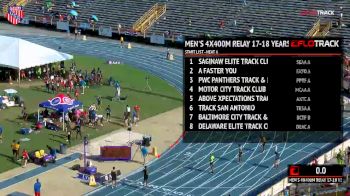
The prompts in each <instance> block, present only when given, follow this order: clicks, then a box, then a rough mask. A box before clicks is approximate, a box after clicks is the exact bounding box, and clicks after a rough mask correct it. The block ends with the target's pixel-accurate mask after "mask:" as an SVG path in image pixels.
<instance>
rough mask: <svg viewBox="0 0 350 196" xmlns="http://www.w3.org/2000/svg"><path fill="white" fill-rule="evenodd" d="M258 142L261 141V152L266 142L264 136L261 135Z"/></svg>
mask: <svg viewBox="0 0 350 196" xmlns="http://www.w3.org/2000/svg"><path fill="white" fill-rule="evenodd" d="M260 142H261V146H262V152H264V151H265V144H266V137H265V136H261V138H260Z"/></svg>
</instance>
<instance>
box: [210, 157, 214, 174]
mask: <svg viewBox="0 0 350 196" xmlns="http://www.w3.org/2000/svg"><path fill="white" fill-rule="evenodd" d="M214 161H215V156H214V154H213V153H211V154H210V158H209V165H210V169H211V173H212V174H213V173H214Z"/></svg>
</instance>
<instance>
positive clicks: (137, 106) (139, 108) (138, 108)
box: [134, 105, 141, 121]
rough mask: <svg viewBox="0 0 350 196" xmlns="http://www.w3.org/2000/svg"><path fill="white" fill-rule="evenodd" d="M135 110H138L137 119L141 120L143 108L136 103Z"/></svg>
mask: <svg viewBox="0 0 350 196" xmlns="http://www.w3.org/2000/svg"><path fill="white" fill-rule="evenodd" d="M134 110H135V111H136V117H137V120H138V121H140V110H141V107H140V106H139V105H135V106H134Z"/></svg>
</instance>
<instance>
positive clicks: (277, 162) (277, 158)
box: [274, 151, 280, 168]
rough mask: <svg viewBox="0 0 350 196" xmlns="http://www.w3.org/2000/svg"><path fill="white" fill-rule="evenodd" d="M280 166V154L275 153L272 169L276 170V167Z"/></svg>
mask: <svg viewBox="0 0 350 196" xmlns="http://www.w3.org/2000/svg"><path fill="white" fill-rule="evenodd" d="M279 165H280V153H278V152H277V151H276V152H275V164H274V167H275V168H278V166H279Z"/></svg>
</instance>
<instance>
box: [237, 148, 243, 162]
mask: <svg viewBox="0 0 350 196" xmlns="http://www.w3.org/2000/svg"><path fill="white" fill-rule="evenodd" d="M242 155H243V148H242V146H241V145H240V144H238V163H241V161H242Z"/></svg>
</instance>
